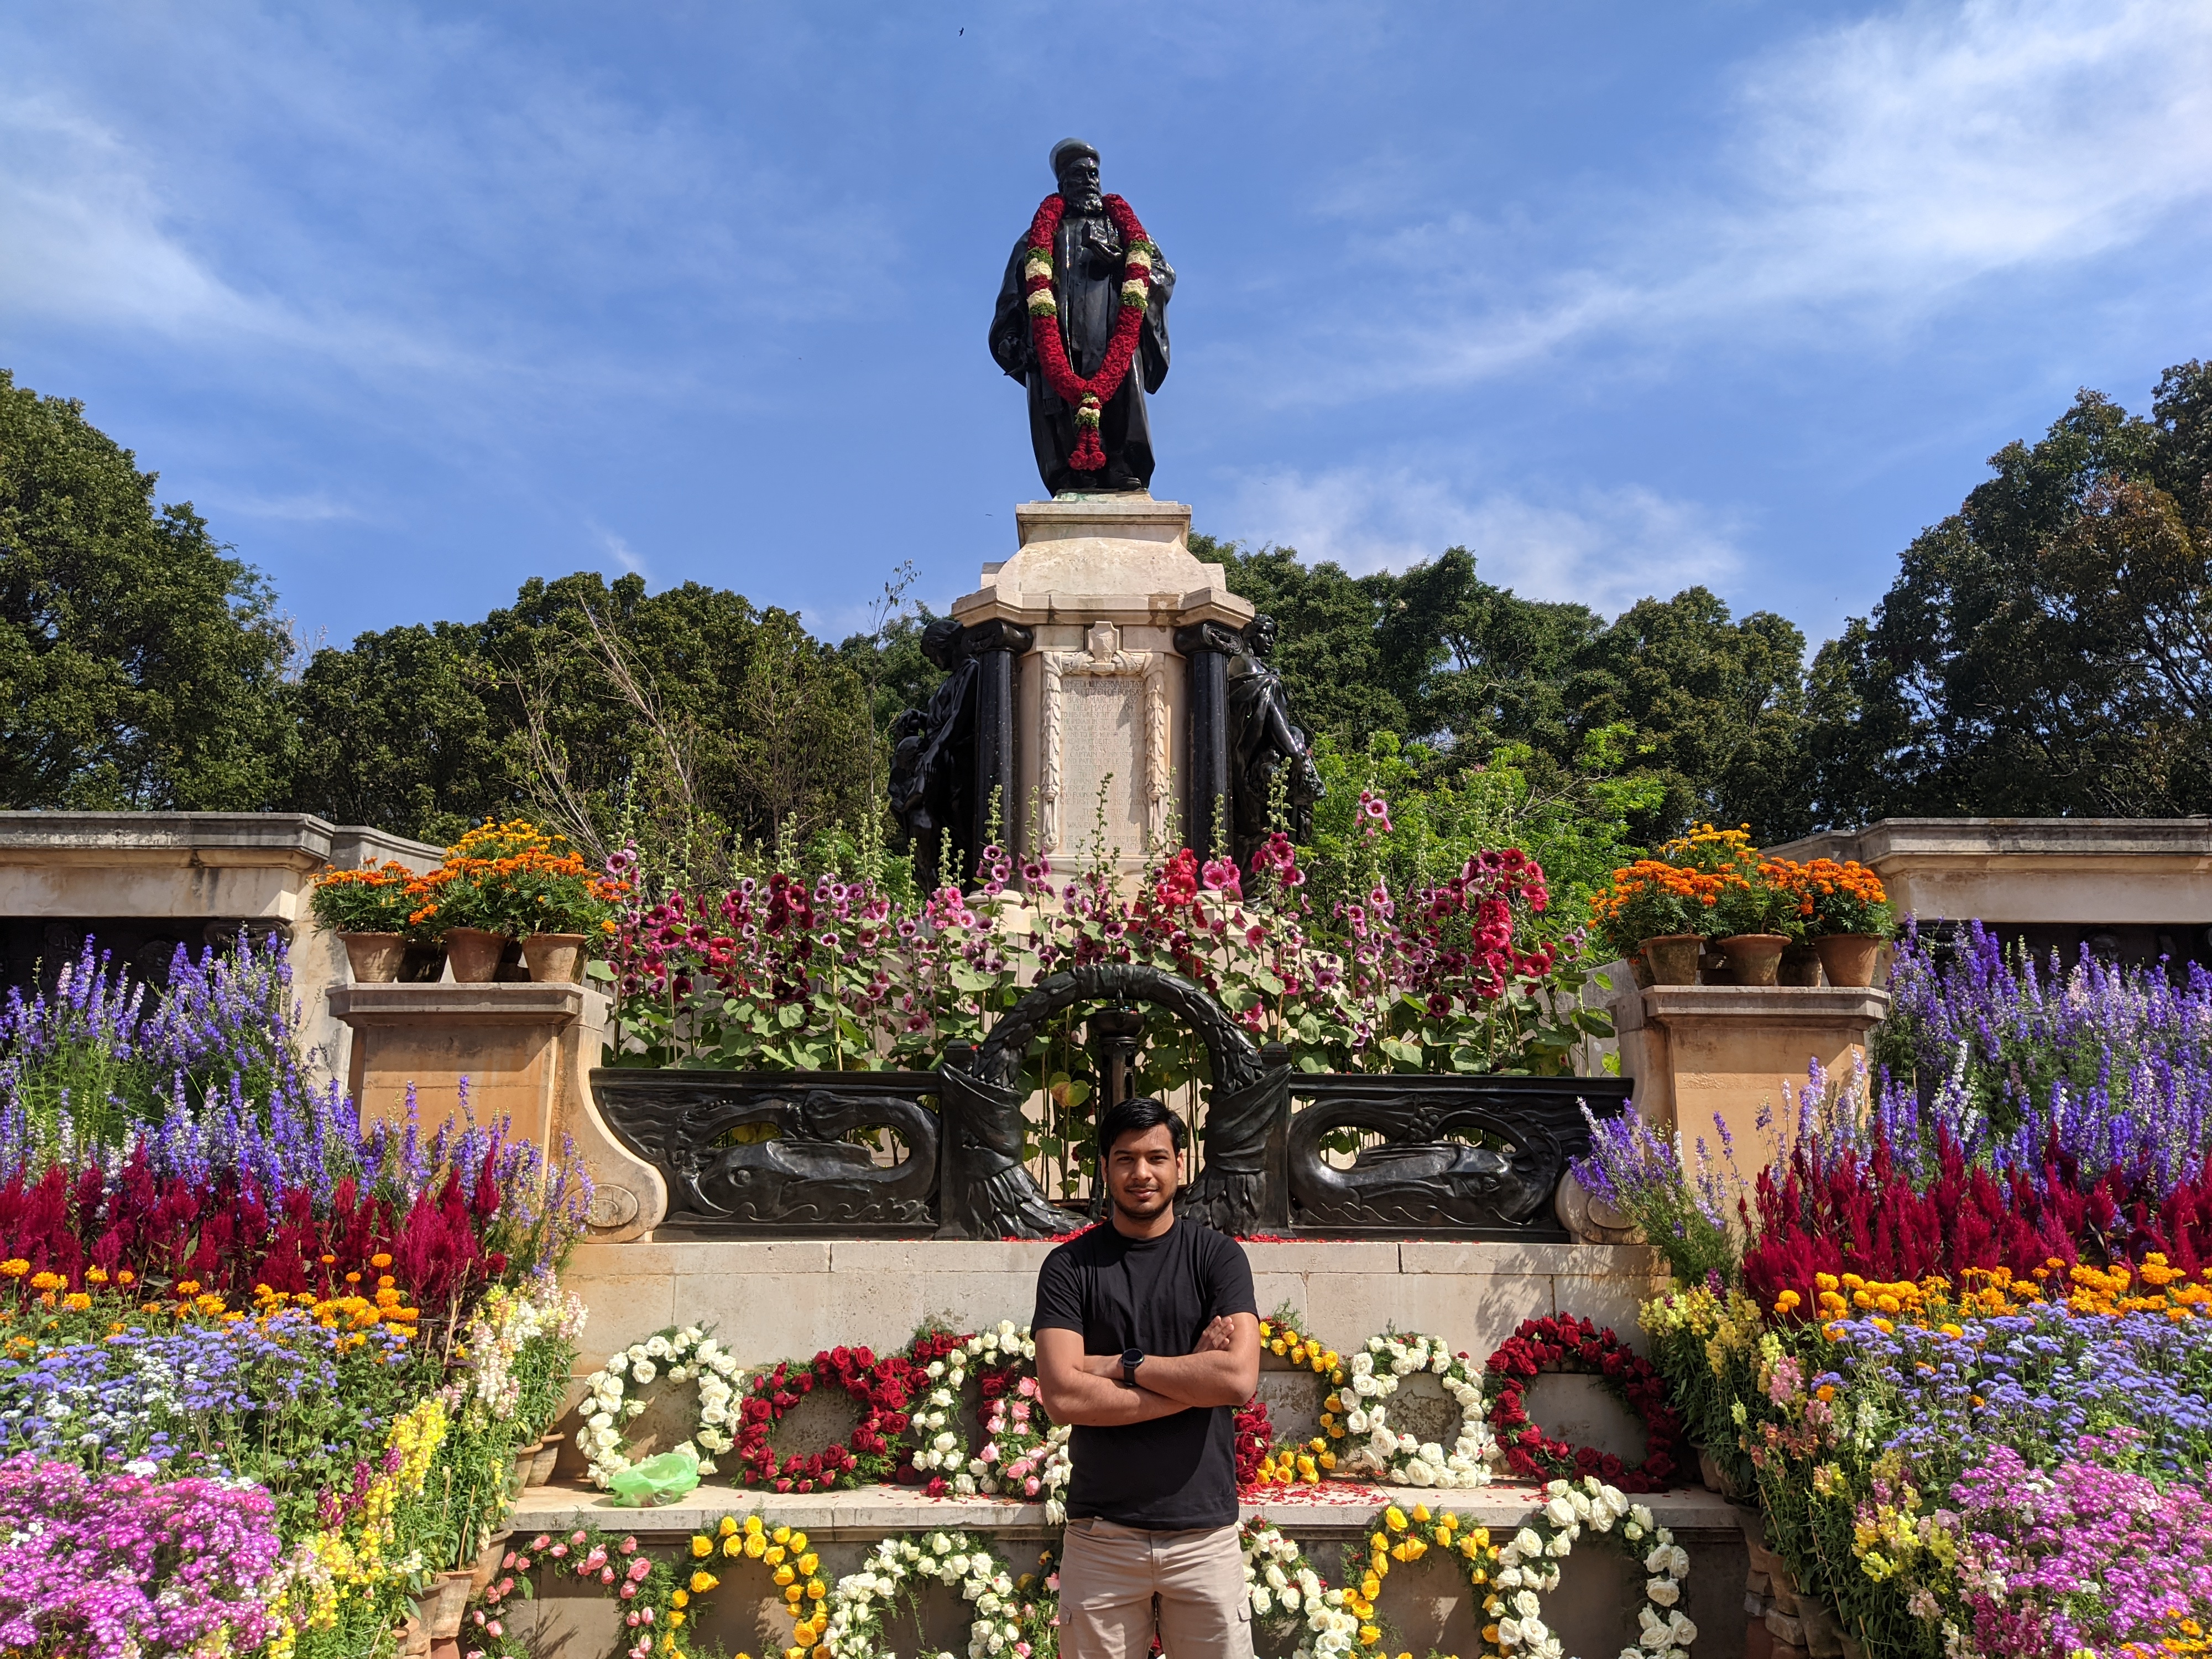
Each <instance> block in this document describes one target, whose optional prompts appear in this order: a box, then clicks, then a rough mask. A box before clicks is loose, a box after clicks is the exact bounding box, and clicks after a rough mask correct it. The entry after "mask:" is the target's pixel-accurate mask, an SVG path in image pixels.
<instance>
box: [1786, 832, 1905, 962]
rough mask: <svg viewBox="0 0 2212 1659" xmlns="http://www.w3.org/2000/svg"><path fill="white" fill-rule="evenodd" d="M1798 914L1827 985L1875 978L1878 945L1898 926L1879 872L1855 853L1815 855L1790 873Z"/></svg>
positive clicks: (1878, 952)
mask: <svg viewBox="0 0 2212 1659" xmlns="http://www.w3.org/2000/svg"><path fill="white" fill-rule="evenodd" d="M1793 885H1794V886H1795V888H1796V896H1797V919H1798V921H1799V924H1800V925H1801V926H1802V927H1803V929H1804V932H1805V935H1806V937H1807V938H1808V939H1811V940H1812V942H1813V948H1814V950H1816V951H1819V952H1820V968H1821V970H1822V971H1823V972H1825V973H1826V975H1827V976H1828V983H1829V984H1831V985H1843V986H1851V987H1860V986H1868V985H1872V984H1873V983H1874V975H1875V967H1876V965H1877V964H1878V963H1880V961H1881V947H1882V945H1884V944H1885V943H1887V940H1888V939H1889V937H1890V935H1891V934H1892V933H1895V932H1896V931H1897V913H1896V911H1894V910H1893V909H1892V908H1890V903H1889V895H1888V894H1887V892H1885V891H1884V890H1883V889H1882V884H1881V877H1880V876H1877V875H1876V874H1875V872H1873V871H1871V870H1869V869H1868V868H1867V867H1866V866H1864V865H1863V864H1861V863H1860V862H1859V861H1858V860H1857V859H1851V860H1845V861H1843V862H1840V863H1839V862H1838V861H1837V860H1834V859H1814V860H1813V861H1812V862H1811V863H1809V864H1803V865H1800V866H1797V868H1796V873H1795V875H1794V877H1793Z"/></svg>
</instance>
